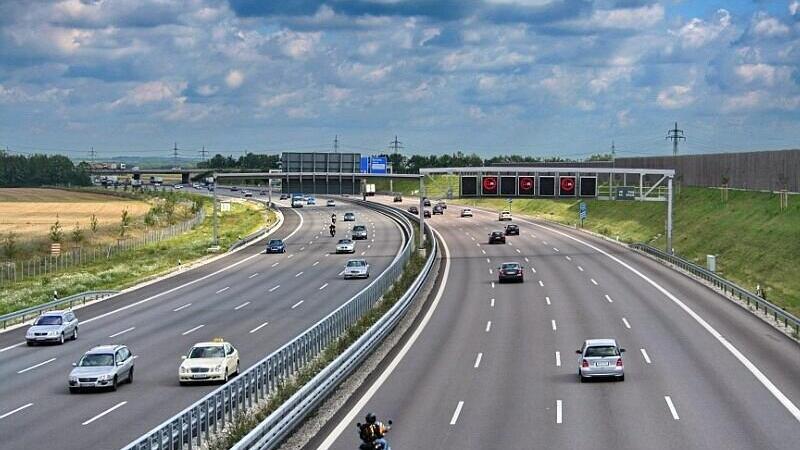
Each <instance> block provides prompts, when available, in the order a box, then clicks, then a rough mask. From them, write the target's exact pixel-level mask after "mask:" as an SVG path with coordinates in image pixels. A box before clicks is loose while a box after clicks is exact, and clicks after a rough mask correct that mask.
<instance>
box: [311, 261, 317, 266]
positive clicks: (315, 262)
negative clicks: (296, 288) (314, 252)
mask: <svg viewBox="0 0 800 450" xmlns="http://www.w3.org/2000/svg"><path fill="white" fill-rule="evenodd" d="M317 264H319V261H314V264H312V265H311V267H314V266H316V265H317Z"/></svg>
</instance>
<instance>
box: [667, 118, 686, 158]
mask: <svg viewBox="0 0 800 450" xmlns="http://www.w3.org/2000/svg"><path fill="white" fill-rule="evenodd" d="M666 139H671V140H672V156H678V141H680V140H681V139H683V140H684V141H685V140H686V137H685V136H684V135H683V130H679V129H678V122H675V128H673V129H671V130H669V131H667V137H666Z"/></svg>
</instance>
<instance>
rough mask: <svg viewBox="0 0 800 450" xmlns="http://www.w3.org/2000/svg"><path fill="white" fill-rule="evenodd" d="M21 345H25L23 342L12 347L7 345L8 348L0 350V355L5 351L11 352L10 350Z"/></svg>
mask: <svg viewBox="0 0 800 450" xmlns="http://www.w3.org/2000/svg"><path fill="white" fill-rule="evenodd" d="M23 345H25V343H24V342H20V343H17V344H14V345H9V346H8V347H4V348H0V353H3V352H4V351H6V350H11V349H12V348H17V347H21V346H23Z"/></svg>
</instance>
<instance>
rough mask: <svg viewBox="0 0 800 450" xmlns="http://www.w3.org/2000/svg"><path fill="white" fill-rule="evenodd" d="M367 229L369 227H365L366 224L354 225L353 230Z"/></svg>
mask: <svg viewBox="0 0 800 450" xmlns="http://www.w3.org/2000/svg"><path fill="white" fill-rule="evenodd" d="M366 229H367V227H365V226H364V225H356V226H354V227H353V231H364V230H366Z"/></svg>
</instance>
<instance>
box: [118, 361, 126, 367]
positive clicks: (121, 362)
mask: <svg viewBox="0 0 800 450" xmlns="http://www.w3.org/2000/svg"><path fill="white" fill-rule="evenodd" d="M123 364H125V361H117V365H118V366H121V365H123Z"/></svg>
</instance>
